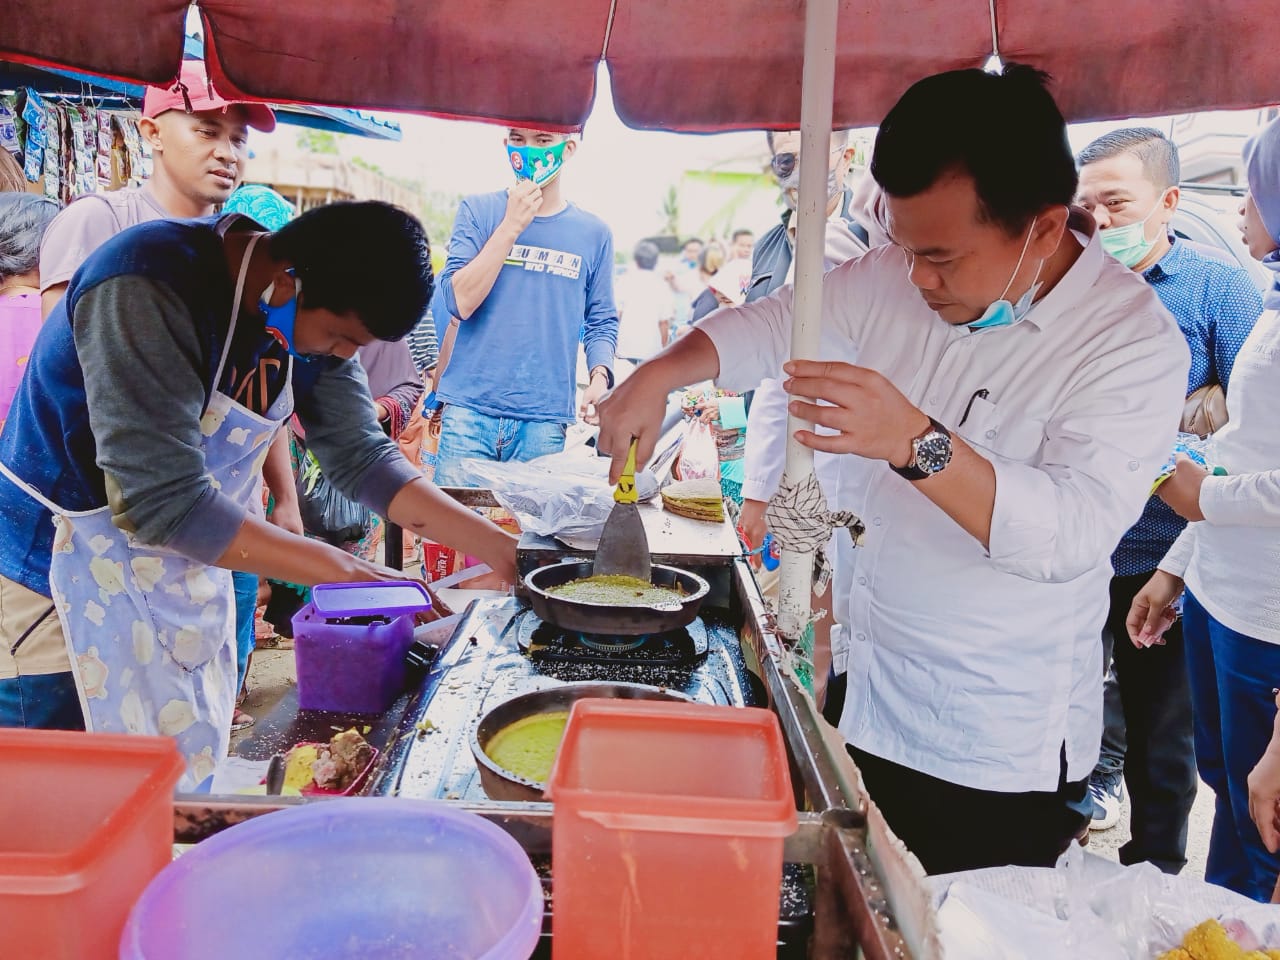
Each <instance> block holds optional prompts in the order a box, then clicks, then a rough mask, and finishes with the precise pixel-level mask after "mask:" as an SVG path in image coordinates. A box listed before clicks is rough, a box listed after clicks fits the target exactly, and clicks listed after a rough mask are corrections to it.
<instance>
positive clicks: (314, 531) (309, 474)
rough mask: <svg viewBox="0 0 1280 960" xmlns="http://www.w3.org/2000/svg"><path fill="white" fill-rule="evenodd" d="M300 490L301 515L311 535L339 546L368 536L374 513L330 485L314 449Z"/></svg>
mask: <svg viewBox="0 0 1280 960" xmlns="http://www.w3.org/2000/svg"><path fill="white" fill-rule="evenodd" d="M297 488H298V512H299V513H300V514H301V515H302V526H303V529H305V530H306V531H307V533H310V534H311V535H313V536H316V537H322V538H323V539H324V540H325V541H327V542H328V543H330V544H332V545H333V546H335V547H340V546H342V545H343V544H344V543H353V542H355V541H357V540H359V539H360V538H361V537H363V536H364V535H365V531H366V530H367V529H368V526H369V523H370V522H371V521H372V519H373V514H372V513H371V512H370V511H369V508H368V507H366V506H364V505H363V504H360V503H356V502H355V501H354V500H350V499H348V498H347V497H346V495H344V494H343V493H342V491H341V490H339V489H338V488H337V487H335V486H334V485H333V484H332V483H330V482H329V479H328V478H327V477H326V476H325V475H324V474H323V473H321V472H320V464H319V463H317V462H316V458H315V456H314V454H312V453H311V451H310V450H308V451H307V455H306V459H305V460H304V461H303V469H302V472H301V474H300V475H299V476H298V478H297Z"/></svg>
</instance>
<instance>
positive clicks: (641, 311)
mask: <svg viewBox="0 0 1280 960" xmlns="http://www.w3.org/2000/svg"><path fill="white" fill-rule="evenodd" d="M631 257H632V259H633V260H634V261H635V267H634V268H633V269H631V270H628V271H627V272H626V273H624V274H623V275H622V276H620V277H618V279H616V280H615V281H614V282H613V301H614V304H615V305H616V306H617V308H618V345H617V346H616V347H615V348H614V351H613V353H614V356H615V357H616V358H617V359H619V360H627V361H629V362H630V363H631V364H637V363H639V362H640V361H641V360H647V359H649V357H652V356H653V355H654V354H655V353H657V352H658V351H659V350H661V349H662V348H663V346H665V345H666V342H667V340H668V339H669V338H670V336H671V321H672V320H673V319H674V318H675V312H676V301H675V294H674V293H673V292H672V290H671V287H669V286H668V285H667V281H666V280H665V279H664V278H662V277H661V276H659V275H658V274H657V272H656V271H655V270H654V267H655V266H657V264H658V247H657V244H655V243H653V242H651V241H649V240H641V241H640V242H639V243H637V244H636V248H635V251H634V252H633V253H632V255H631Z"/></svg>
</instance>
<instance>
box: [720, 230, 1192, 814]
mask: <svg viewBox="0 0 1280 960" xmlns="http://www.w3.org/2000/svg"><path fill="white" fill-rule="evenodd" d="M1072 227H1073V229H1075V230H1077V231H1078V232H1077V233H1076V236H1077V238H1078V239H1079V240H1080V242H1081V243H1082V244H1085V249H1084V250H1083V252H1082V253H1081V254H1080V256H1079V258H1078V259H1077V261H1076V263H1075V264H1074V265H1073V266H1072V267H1071V269H1070V270H1069V271H1068V272H1067V273H1066V275H1065V276H1064V277H1063V278H1062V279H1061V280H1060V281H1059V282H1058V284H1057V285H1056V286H1055V287H1054V288H1053V289H1052V290H1051V291H1050V292H1049V293H1048V294H1047V295H1045V296H1044V297H1043V298H1042V299H1041V300H1040V301H1039V302H1038V303H1037V304H1036V305H1035V307H1034V309H1032V311H1031V312H1030V314H1029V315H1028V316H1027V317H1026V319H1025V320H1023V321H1022V322H1021V323H1018V324H1015V325H1013V326H1010V327H1001V328H994V329H988V330H983V331H978V332H971V331H969V330H967V329H966V328H963V327H955V326H951V325H950V324H947V323H945V322H944V321H943V320H941V319H940V318H939V317H938V316H937V315H936V314H935V313H934V312H933V311H932V310H930V309H929V307H928V306H927V305H926V304H925V302H924V300H923V299H922V298H921V296H920V293H919V291H917V290H916V288H915V287H913V286H912V284H911V283H910V282H909V280H908V278H907V266H906V263H905V261H904V257H903V252H902V250H901V249H899V248H897V247H893V246H889V247H882V248H879V249H876V250H873V251H871V252H870V253H868V254H866V255H865V256H863V257H862V258H861V259H859V260H857V261H853V262H850V263H847V264H845V265H843V266H841V267H837V268H836V269H835V270H833V271H831V272H830V273H829V274H827V276H826V278H825V281H824V284H823V308H822V309H823V351H822V354H821V355H822V356H823V357H824V358H825V359H839V360H846V361H850V362H854V363H857V364H859V365H861V366H863V367H868V368H871V369H874V370H877V371H879V372H880V373H881V374H883V375H884V376H886V377H887V378H888V379H889V380H890V381H892V382H893V383H894V385H895V386H897V387H898V389H899V390H901V391H902V392H903V393H904V394H905V395H906V396H907V398H908V399H909V400H910V401H911V402H912V403H914V404H915V405H916V406H918V407H919V408H920V409H922V410H923V411H924V412H925V413H927V414H928V415H929V416H931V417H933V418H934V419H936V420H938V421H939V422H940V423H942V424H944V425H946V426H947V427H949V428H950V429H951V430H952V431H953V432H954V433H956V434H958V435H959V436H961V437H963V438H964V440H965V441H966V442H968V443H969V444H970V446H972V447H973V448H974V449H975V450H976V451H977V452H978V453H979V454H980V455H981V456H983V457H985V458H986V459H987V460H989V461H990V462H991V463H992V465H993V466H994V468H995V474H996V493H995V507H994V511H993V515H992V520H991V537H990V549H983V547H982V545H981V544H980V543H979V542H978V541H977V540H975V539H974V538H973V537H971V536H970V535H969V534H967V533H966V532H965V531H964V530H962V529H961V528H960V526H959V525H958V524H956V522H955V521H954V520H952V519H951V517H949V516H948V515H947V514H945V513H944V512H943V511H942V510H941V509H940V508H938V507H937V506H935V505H934V504H933V503H932V502H931V501H930V500H928V499H927V498H926V497H925V496H924V494H922V493H921V492H920V491H919V490H917V489H915V487H914V486H912V484H910V483H909V482H908V481H906V480H904V479H903V478H901V477H899V476H897V475H896V474H895V473H893V472H892V471H891V470H890V469H889V466H888V465H887V464H886V463H885V462H884V461H880V460H868V459H864V458H862V457H857V456H847V457H844V458H843V460H842V462H841V468H840V484H839V488H838V492H837V495H836V497H834V498H833V499H834V500H835V504H834V505H835V506H837V507H840V508H845V509H851V510H853V511H855V512H856V513H858V514H859V515H860V516H861V517H862V519H863V521H864V522H865V523H866V525H867V536H866V542H865V545H864V546H863V547H861V548H859V549H856V550H849V551H842V554H843V555H842V557H841V562H840V563H838V564H837V578H838V582H837V583H836V584H835V585H834V590H835V594H834V596H835V599H834V604H835V607H836V615H837V619H839V620H840V622H841V623H844V624H847V633H848V638H849V644H850V653H849V663H848V676H849V686H848V695H847V699H846V702H845V709H844V715H843V717H842V718H841V723H840V729H841V732H842V733H843V734H844V736H845V738H846V739H847V740H848V741H849V742H850V743H852V744H854V745H855V746H857V747H859V748H861V749H863V750H865V751H867V752H868V753H871V754H874V755H876V756H879V757H882V758H884V759H887V760H890V761H893V762H895V763H899V764H902V765H904V766H907V767H910V768H912V769H915V770H918V771H921V772H923V773H927V774H930V775H932V776H935V777H939V778H940V779H943V780H947V781H950V782H952V783H957V784H961V785H964V786H968V787H974V788H978V789H986V790H997V791H1004V792H1021V791H1030V790H1055V789H1057V787H1058V785H1059V782H1060V777H1061V774H1062V766H1061V764H1062V755H1063V751H1064V750H1065V756H1066V774H1067V779H1069V780H1080V779H1083V778H1084V777H1086V776H1088V774H1089V772H1090V771H1091V770H1092V769H1093V766H1094V764H1095V762H1096V761H1097V759H1098V744H1099V740H1100V735H1101V729H1102V673H1103V668H1102V644H1101V641H1100V633H1101V629H1102V624H1103V621H1104V619H1105V616H1106V610H1107V605H1108V582H1109V580H1110V578H1111V563H1110V557H1111V552H1112V550H1113V549H1114V548H1115V546H1116V544H1117V543H1118V542H1119V540H1120V537H1121V535H1122V534H1123V533H1124V532H1125V530H1127V529H1128V528H1129V527H1130V526H1131V525H1132V524H1133V522H1134V521H1135V520H1137V518H1138V516H1139V514H1140V513H1141V511H1142V507H1143V504H1144V503H1145V502H1146V499H1147V496H1148V492H1149V490H1150V487H1151V483H1152V481H1153V479H1154V478H1155V476H1156V474H1157V473H1158V471H1159V469H1160V467H1161V466H1162V465H1163V464H1164V462H1165V460H1166V459H1167V458H1168V455H1169V450H1170V449H1171V448H1172V445H1173V440H1174V436H1175V434H1176V432H1177V427H1178V421H1179V418H1180V416H1181V412H1182V401H1183V394H1184V391H1185V388H1186V380H1187V370H1188V367H1189V364H1190V354H1189V352H1188V349H1187V344H1186V340H1185V339H1184V338H1183V336H1182V334H1181V333H1180V332H1179V330H1178V327H1177V324H1176V323H1175V322H1174V320H1173V318H1172V317H1171V316H1170V315H1169V314H1168V313H1167V312H1166V311H1165V309H1164V307H1163V306H1161V304H1160V301H1159V299H1158V298H1157V297H1156V295H1155V293H1154V292H1153V291H1152V289H1151V287H1150V286H1149V285H1148V284H1147V283H1146V282H1145V281H1144V280H1143V279H1142V278H1141V277H1139V276H1138V275H1137V274H1135V273H1133V272H1132V271H1130V270H1127V269H1125V267H1123V266H1122V265H1121V264H1120V263H1119V262H1117V261H1116V260H1113V259H1111V258H1110V257H1104V256H1103V253H1102V248H1101V243H1100V241H1099V240H1098V237H1097V235H1096V233H1095V232H1094V230H1093V229H1092V228H1093V221H1092V219H1091V218H1081V217H1079V216H1075V217H1073V218H1072ZM701 329H702V330H703V332H705V333H706V334H708V335H709V336H710V337H711V340H712V341H713V343H714V344H715V346H716V350H717V352H718V353H719V357H720V382H721V384H722V385H723V386H724V387H726V388H729V389H744V388H748V387H751V386H753V385H754V384H756V383H758V382H759V381H760V380H761V379H763V378H765V377H771V376H773V377H776V376H778V375H779V372H780V368H781V365H782V364H783V363H784V362H785V360H786V358H787V356H788V353H789V347H790V337H791V288H790V287H786V288H783V289H782V290H779V291H778V292H777V293H776V294H774V295H773V296H771V297H769V298H766V299H764V300H759V301H756V302H755V303H751V304H746V305H744V306H742V307H737V308H733V309H726V310H721V311H717V312H716V313H714V314H712V315H711V316H709V317H707V318H706V319H705V320H704V321H703V322H702V324H701ZM982 390H985V391H987V396H986V398H985V399H984V398H982V397H981V396H977V394H978V392H979V391H982ZM966 408H968V416H967V418H965V416H964V414H965V411H966ZM962 418H963V419H964V423H963V424H961V422H960V421H961V419H962Z"/></svg>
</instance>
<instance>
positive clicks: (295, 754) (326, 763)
mask: <svg viewBox="0 0 1280 960" xmlns="http://www.w3.org/2000/svg"><path fill="white" fill-rule="evenodd" d="M374 754H375V751H374V749H373V747H371V746H370V745H369V742H368V741H367V740H365V738H364V737H362V736H361V735H360V733H359V731H357V730H356V729H355V728H354V727H353V728H351V729H350V730H343V731H342V732H341V733H337V734H334V735H333V737H332V739H330V740H329V742H328V743H300V744H298V745H297V746H296V747H294V748H293V749H292V750H290V751H289V752H288V754H286V755H285V770H284V786H285V789H286V790H289V789H290V788H292V789H294V790H299V791H302V792H303V793H307V792H310V791H322V792H324V793H342V792H343V791H345V790H348V789H350V788H351V786H352V785H353V784H355V782H356V781H357V780H358V779H360V776H361V774H363V773H364V771H365V769H366V768H367V767H368V766H369V762H370V761H371V760H373V758H374Z"/></svg>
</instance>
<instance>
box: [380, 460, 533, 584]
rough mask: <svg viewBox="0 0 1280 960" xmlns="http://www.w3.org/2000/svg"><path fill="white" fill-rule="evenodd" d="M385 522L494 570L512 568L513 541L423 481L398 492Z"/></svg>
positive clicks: (499, 528)
mask: <svg viewBox="0 0 1280 960" xmlns="http://www.w3.org/2000/svg"><path fill="white" fill-rule="evenodd" d="M387 518H388V519H389V520H391V522H392V523H396V524H399V525H400V526H401V527H403V528H404V529H406V530H411V531H413V532H414V533H416V534H418V535H419V536H423V537H427V538H428V539H431V540H434V541H436V542H437V543H443V544H445V545H446V546H450V547H453V548H455V549H457V550H462V551H465V552H466V553H470V554H473V555H474V556H477V557H479V558H480V559H481V560H483V561H484V562H485V563H487V564H489V566H490V567H492V568H493V569H494V570H503V569H506V567H507V566H508V565H510V566H514V563H515V538H514V537H512V536H511V535H510V534H508V533H507V532H506V531H505V530H503V529H502V528H501V527H499V526H498V525H497V524H495V523H491V522H490V521H489V520H487V519H485V518H484V517H482V516H480V515H479V514H477V513H474V512H473V511H471V510H470V509H468V508H467V507H464V506H463V505H462V504H460V503H458V501H456V500H454V499H453V497H451V496H449V495H448V494H447V493H444V492H443V491H442V490H440V488H439V487H437V486H436V485H435V484H433V483H430V482H428V481H427V480H425V479H423V478H418V479H416V480H412V481H410V482H409V483H407V484H405V485H404V487H402V488H401V490H400V492H399V493H397V494H396V495H395V496H394V497H393V498H392V500H391V505H390V507H389V508H388V510H387Z"/></svg>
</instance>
